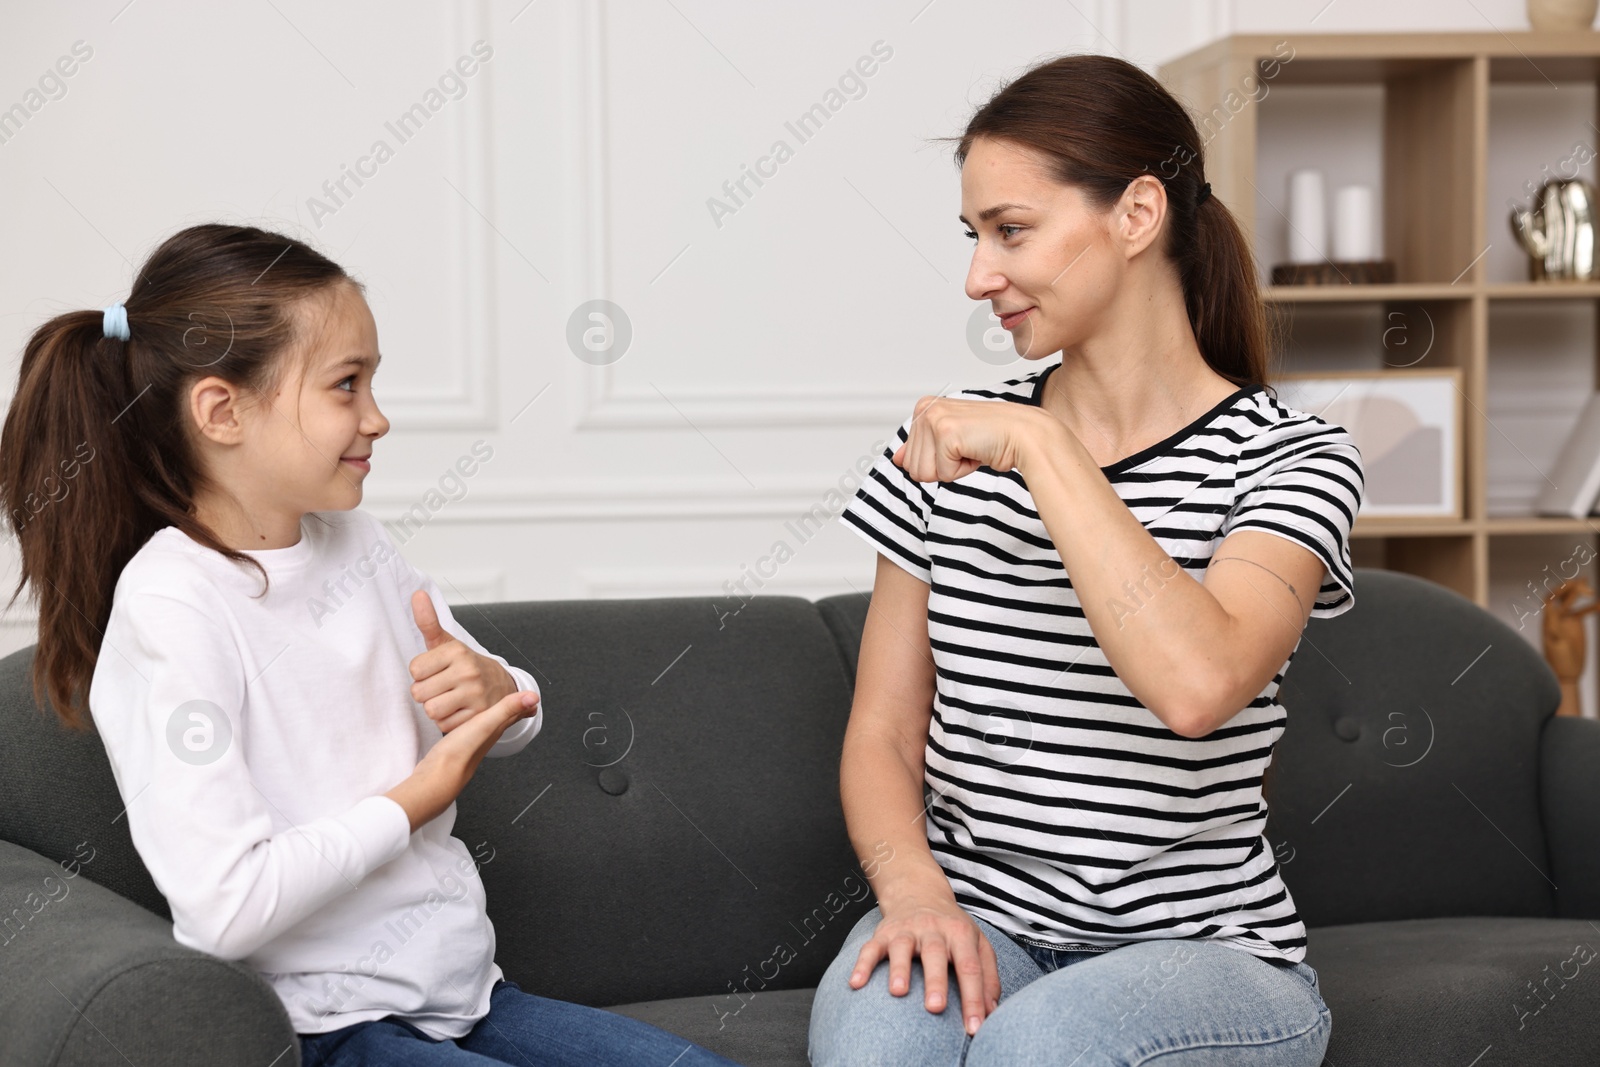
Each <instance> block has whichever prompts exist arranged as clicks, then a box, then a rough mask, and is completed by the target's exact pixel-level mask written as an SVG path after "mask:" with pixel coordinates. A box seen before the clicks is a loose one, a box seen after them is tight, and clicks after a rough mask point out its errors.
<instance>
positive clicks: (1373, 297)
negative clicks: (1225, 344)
mask: <svg viewBox="0 0 1600 1067" xmlns="http://www.w3.org/2000/svg"><path fill="white" fill-rule="evenodd" d="M1472 292H1473V287H1472V286H1470V285H1440V284H1432V283H1416V282H1413V283H1409V284H1407V283H1401V282H1395V283H1392V284H1389V285H1269V286H1267V287H1266V288H1265V289H1263V290H1262V295H1263V296H1264V297H1265V299H1266V301H1267V303H1269V304H1365V303H1380V302H1384V301H1389V300H1471V299H1472ZM1596 295H1600V291H1597V294H1596Z"/></svg>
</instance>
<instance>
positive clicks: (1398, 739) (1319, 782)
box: [818, 568, 1560, 926]
mask: <svg viewBox="0 0 1600 1067" xmlns="http://www.w3.org/2000/svg"><path fill="white" fill-rule="evenodd" d="M818 607H819V609H820V610H822V611H823V612H824V614H825V616H826V617H827V618H829V619H830V620H831V621H832V623H833V625H834V626H835V627H836V628H837V629H839V630H840V631H841V634H840V640H841V642H843V643H849V642H850V641H852V640H853V641H854V642H855V643H856V644H857V645H859V643H860V633H861V626H862V624H863V622H864V621H865V618H866V607H867V605H866V601H865V600H864V599H863V598H862V597H860V596H858V595H856V594H847V595H842V596H837V597H830V598H829V599H828V600H826V601H821V602H819V603H818ZM1480 654H1481V656H1480ZM1559 698H1560V692H1559V688H1558V686H1557V685H1556V681H1555V676H1554V675H1553V674H1552V673H1551V672H1550V669H1549V667H1548V666H1547V665H1546V664H1545V662H1544V660H1543V659H1542V658H1541V657H1540V655H1539V654H1538V653H1537V652H1536V651H1534V649H1533V648H1532V647H1530V645H1529V644H1528V643H1527V641H1526V640H1524V639H1523V637H1522V636H1521V635H1519V634H1517V633H1516V632H1514V631H1512V630H1511V629H1510V627H1508V626H1506V625H1505V624H1503V623H1501V622H1500V621H1499V620H1498V619H1496V618H1494V617H1493V616H1492V615H1490V614H1489V613H1488V612H1486V611H1484V610H1483V609H1482V608H1479V607H1478V606H1477V605H1476V604H1473V603H1471V602H1470V601H1467V600H1464V599H1463V598H1461V597H1459V596H1457V595H1456V594H1455V593H1452V592H1450V591H1449V590H1447V589H1445V588H1443V587H1442V586H1439V585H1435V584H1434V583H1432V582H1427V581H1423V580H1422V579H1419V578H1414V577H1411V576H1409V575H1405V574H1400V573H1397V572H1393V571H1384V570H1374V569H1371V568H1361V569H1358V570H1357V571H1356V603H1355V606H1354V607H1353V608H1352V609H1351V610H1350V611H1347V612H1345V613H1344V614H1343V615H1340V616H1338V617H1336V618H1332V619H1312V620H1311V621H1310V623H1309V624H1308V625H1307V627H1306V631H1305V635H1304V637H1302V639H1301V642H1300V647H1299V649H1298V650H1297V651H1296V653H1295V656H1294V660H1293V663H1292V665H1291V666H1290V668H1289V670H1288V671H1287V672H1286V674H1285V676H1284V681H1283V686H1282V690H1281V694H1280V699H1281V700H1282V702H1283V705H1284V709H1285V711H1286V712H1287V715H1288V723H1287V725H1286V727H1285V729H1284V734H1283V737H1282V738H1281V739H1280V740H1279V742H1278V746H1277V749H1276V751H1275V753H1274V757H1273V766H1272V768H1271V771H1270V774H1269V776H1268V786H1267V789H1268V793H1267V800H1268V804H1269V811H1270V816H1269V821H1268V825H1267V838H1268V840H1269V841H1270V842H1271V843H1272V845H1273V847H1274V852H1275V854H1276V855H1277V856H1278V861H1279V865H1280V868H1281V870H1282V874H1283V879H1284V882H1285V884H1286V885H1288V887H1289V891H1290V893H1291V894H1292V895H1293V897H1294V900H1295V904H1296V906H1297V908H1298V909H1299V912H1300V917H1301V919H1302V920H1303V921H1304V922H1305V923H1306V925H1308V926H1326V925H1332V924H1335V923H1354V922H1375V921H1380V920H1385V919H1410V918H1427V917H1435V916H1453V915H1523V916H1548V915H1552V914H1554V897H1553V886H1552V885H1551V883H1550V880H1549V878H1548V873H1549V869H1548V865H1547V863H1546V858H1545V838H1544V830H1543V828H1542V825H1541V822H1540V815H1539V792H1538V774H1539V760H1538V756H1539V740H1540V731H1541V729H1542V727H1543V725H1544V723H1545V721H1546V720H1547V719H1548V718H1549V717H1550V716H1551V714H1552V713H1553V712H1554V711H1555V707H1556V704H1557V703H1558V702H1559Z"/></svg>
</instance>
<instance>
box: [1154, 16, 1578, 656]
mask: <svg viewBox="0 0 1600 1067" xmlns="http://www.w3.org/2000/svg"><path fill="white" fill-rule="evenodd" d="M1159 76H1160V78H1161V81H1162V82H1163V84H1165V85H1166V86H1167V88H1168V89H1169V90H1170V91H1171V92H1172V93H1173V94H1174V95H1175V96H1176V97H1177V98H1178V99H1179V100H1180V101H1182V102H1183V103H1184V104H1185V106H1187V107H1188V108H1189V109H1190V112H1191V114H1192V116H1193V117H1194V120H1195V123H1196V129H1197V132H1198V133H1199V135H1200V138H1201V143H1202V145H1203V147H1204V167H1205V173H1206V180H1207V181H1209V182H1210V183H1211V185H1212V189H1213V195H1214V196H1215V197H1216V198H1217V199H1218V200H1219V201H1220V202H1221V203H1222V204H1224V205H1226V207H1227V208H1228V210H1229V211H1230V212H1232V213H1233V215H1234V217H1235V218H1236V219H1237V220H1238V223H1239V226H1240V229H1241V231H1242V232H1243V234H1244V235H1245V238H1246V240H1247V242H1248V244H1249V248H1250V249H1251V252H1252V254H1253V256H1254V259H1255V262H1256V266H1257V270H1258V272H1264V271H1266V270H1267V269H1268V268H1270V266H1271V265H1273V264H1275V263H1278V262H1281V261H1282V260H1283V259H1284V258H1286V253H1287V236H1288V235H1287V225H1288V222H1287V205H1286V204H1285V203H1284V202H1283V201H1284V192H1285V189H1286V188H1287V181H1288V175H1289V174H1291V173H1292V172H1293V171H1295V170H1298V169H1301V168H1305V167H1312V168H1316V169H1318V170H1320V171H1322V172H1323V176H1324V184H1325V186H1326V187H1327V189H1328V196H1329V198H1330V206H1331V198H1332V196H1333V193H1334V191H1335V190H1336V189H1338V188H1339V187H1340V186H1342V185H1368V186H1371V187H1372V189H1373V193H1374V204H1373V208H1374V215H1375V216H1376V224H1377V227H1378V229H1379V233H1378V234H1376V235H1375V236H1377V238H1378V240H1377V253H1378V254H1379V255H1381V256H1383V257H1385V258H1387V259H1390V260H1392V261H1393V262H1394V264H1395V277H1396V278H1397V279H1398V281H1397V282H1395V283H1393V284H1386V285H1328V286H1265V285H1264V286H1263V288H1262V299H1263V301H1264V302H1265V303H1266V304H1267V305H1269V308H1270V310H1271V312H1272V314H1271V318H1272V319H1273V320H1274V336H1275V338H1276V339H1277V340H1279V341H1280V342H1281V345H1280V347H1279V349H1278V350H1276V351H1274V352H1273V353H1272V354H1271V355H1272V363H1273V365H1274V371H1275V372H1276V373H1282V372H1299V373H1308V374H1318V375H1322V374H1326V375H1340V374H1363V373H1372V372H1378V373H1392V372H1393V371H1392V370H1391V368H1394V369H1399V368H1407V367H1417V368H1418V369H1446V368H1449V369H1453V370H1455V371H1457V372H1459V375H1460V379H1459V381H1460V384H1459V388H1460V390H1461V417H1462V419H1463V423H1462V439H1461V461H1462V467H1461V484H1462V493H1461V502H1462V514H1461V517H1459V518H1439V519H1394V518H1379V517H1374V516H1372V515H1371V514H1367V515H1365V516H1363V517H1361V518H1359V519H1358V520H1357V522H1356V524H1355V528H1354V530H1353V531H1352V545H1351V551H1352V555H1353V557H1354V556H1358V557H1359V558H1360V559H1361V560H1362V561H1363V562H1362V563H1361V564H1359V565H1364V566H1378V567H1386V568H1390V569H1393V570H1399V571H1404V572H1406V573H1409V574H1415V575H1418V576H1420V577H1423V578H1427V579H1430V580H1432V581H1436V582H1439V583H1441V584H1443V585H1445V586H1447V587H1449V588H1451V589H1454V590H1455V591H1456V592H1458V593H1460V594H1461V595H1463V596H1465V597H1467V598H1468V599H1470V600H1474V601H1476V602H1477V603H1478V604H1479V605H1481V606H1484V607H1486V608H1490V609H1491V610H1496V611H1498V612H1500V614H1502V615H1504V614H1505V610H1504V604H1503V603H1494V602H1491V597H1490V584H1491V545H1493V546H1494V552H1495V553H1496V558H1497V559H1499V560H1500V561H1501V562H1500V563H1499V564H1498V566H1499V567H1500V568H1501V569H1500V573H1499V574H1497V575H1496V576H1495V580H1496V581H1498V582H1500V583H1501V584H1502V585H1505V584H1507V583H1510V584H1511V585H1516V586H1519V587H1520V586H1521V585H1522V584H1524V583H1523V582H1522V580H1521V579H1520V577H1518V576H1519V574H1520V571H1518V570H1517V569H1518V568H1520V567H1522V566H1523V565H1524V563H1526V564H1527V565H1529V566H1532V569H1533V570H1534V571H1537V570H1538V569H1539V567H1540V566H1543V564H1544V563H1545V562H1548V561H1546V560H1545V559H1544V556H1545V555H1546V554H1548V553H1550V552H1555V551H1556V550H1557V549H1558V548H1561V543H1562V542H1564V541H1566V542H1567V546H1566V547H1565V548H1564V549H1562V552H1563V553H1568V552H1571V551H1572V549H1571V541H1578V542H1580V543H1583V544H1588V545H1593V544H1594V535H1595V534H1600V516H1591V517H1587V518H1579V519H1573V518H1564V517H1558V516H1541V515H1534V514H1518V513H1510V514H1505V513H1502V514H1490V513H1489V509H1490V507H1491V506H1498V507H1500V508H1513V509H1527V510H1530V511H1531V508H1532V502H1533V499H1534V497H1535V496H1536V494H1535V493H1533V492H1531V490H1532V489H1533V488H1535V487H1532V486H1530V485H1529V484H1527V482H1528V481H1532V480H1537V476H1536V472H1537V471H1538V470H1539V469H1541V468H1542V467H1544V466H1546V465H1547V464H1548V463H1550V462H1553V460H1552V459H1551V458H1550V454H1553V450H1554V449H1555V447H1556V443H1558V442H1557V441H1556V439H1557V438H1560V437H1561V436H1562V435H1563V434H1564V433H1565V431H1566V429H1567V427H1568V424H1569V422H1570V418H1571V416H1570V414H1569V412H1570V411H1571V410H1572V409H1573V407H1574V405H1579V404H1581V402H1582V401H1583V399H1584V397H1585V396H1586V395H1587V394H1588V392H1589V391H1590V390H1592V389H1594V388H1595V386H1596V383H1597V382H1600V281H1587V282H1532V281H1529V280H1528V274H1527V260H1526V257H1525V256H1524V254H1523V252H1522V250H1521V248H1520V246H1519V244H1518V242H1517V241H1516V240H1515V237H1514V235H1513V234H1512V232H1511V228H1510V222H1509V214H1510V211H1511V209H1512V207H1513V206H1514V205H1517V204H1522V203H1525V202H1526V200H1527V198H1528V196H1529V195H1531V191H1532V189H1534V188H1536V187H1537V185H1538V183H1539V181H1540V180H1541V176H1545V177H1548V176H1549V174H1554V173H1563V174H1565V173H1568V172H1569V170H1568V168H1569V166H1572V165H1578V164H1581V168H1582V171H1583V174H1584V176H1585V177H1586V178H1589V179H1590V180H1593V173H1592V171H1593V166H1594V164H1593V163H1592V162H1591V161H1589V160H1588V159H1587V157H1585V158H1583V159H1576V157H1575V153H1576V146H1577V145H1579V144H1580V143H1581V144H1584V145H1592V144H1593V143H1594V140H1593V138H1594V136H1595V135H1594V132H1593V130H1594V127H1593V123H1594V122H1595V121H1597V120H1596V119H1595V115H1596V113H1597V103H1600V101H1597V97H1600V33H1588V34H1558V33H1533V32H1515V31H1508V32H1504V33H1502V32H1499V31H1490V32H1483V33H1369V34H1349V33H1338V34H1309V35H1301V34H1292V35H1286V34H1272V35H1267V34H1253V35H1236V36H1232V37H1228V38H1224V39H1223V40H1220V41H1216V42H1213V43H1212V44H1210V45H1207V46H1205V47H1204V48H1200V49H1197V50H1195V51H1194V52H1191V53H1189V54H1188V55H1185V56H1182V57H1180V58H1178V59H1176V60H1174V61H1172V62H1170V63H1166V64H1163V65H1162V67H1161V70H1160V72H1159ZM1552 86H1554V87H1555V89H1556V90H1559V91H1553V90H1552V88H1551V87H1552ZM1591 151H1592V150H1591ZM1258 277H1261V278H1262V279H1263V281H1264V280H1265V274H1259V273H1258ZM1491 398H1492V399H1493V401H1494V403H1493V404H1492V405H1491ZM1519 440H1520V441H1522V442H1523V443H1522V444H1519V443H1518V442H1519ZM1369 443H1370V445H1371V447H1372V450H1373V455H1382V454H1383V449H1384V447H1385V445H1386V444H1387V442H1385V441H1384V440H1380V439H1374V440H1373V441H1371V442H1369ZM1535 445H1536V446H1537V447H1534V446H1535ZM1524 446H1526V447H1524ZM1530 455H1531V456H1532V457H1533V458H1531V459H1530V458H1529V457H1530ZM1568 539H1571V541H1569V540H1568ZM1553 558H1554V557H1553ZM1535 563H1537V566H1534V564H1535ZM1508 568H1510V569H1508ZM1514 572H1515V573H1514ZM1512 578H1517V579H1518V580H1517V581H1515V582H1511V579H1512ZM1597 661H1600V657H1597Z"/></svg>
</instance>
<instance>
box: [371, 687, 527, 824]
mask: <svg viewBox="0 0 1600 1067" xmlns="http://www.w3.org/2000/svg"><path fill="white" fill-rule="evenodd" d="M538 710H539V694H537V693H535V692H533V691H532V690H531V689H530V690H526V691H523V692H513V693H511V694H510V695H508V696H506V697H505V698H504V699H503V700H501V701H499V702H498V703H496V704H495V705H494V706H493V707H490V708H489V709H488V710H487V711H485V712H484V713H483V714H482V715H474V716H472V718H471V719H469V720H468V721H467V722H466V723H465V724H464V725H463V726H462V727H461V729H459V730H456V731H455V732H454V733H451V734H448V735H446V736H445V737H442V738H440V739H439V741H438V742H437V743H435V744H434V746H433V747H432V748H430V749H428V751H427V752H426V753H424V754H423V757H422V759H421V760H419V761H418V763H417V767H416V770H414V771H412V772H411V774H410V775H409V776H408V777H407V778H406V779H405V781H403V782H401V783H400V784H399V785H397V786H395V787H394V788H393V789H391V790H389V791H388V792H387V793H385V794H384V796H386V797H388V798H389V799H390V800H393V801H394V802H395V803H396V804H399V805H400V807H401V808H402V809H404V811H405V813H406V818H407V819H408V820H410V823H411V832H412V833H416V832H417V831H418V830H419V829H421V828H422V827H423V826H424V825H426V824H428V823H430V822H432V821H433V820H434V819H437V818H438V817H439V816H440V815H443V814H444V812H445V810H446V809H448V808H449V807H450V805H451V804H453V803H455V799H456V797H458V796H460V795H461V791H462V790H463V789H465V788H466V787H467V783H468V782H470V781H471V780H472V776H473V774H474V773H476V771H477V769H478V764H480V763H482V762H483V757H484V756H485V755H487V754H488V752H489V749H491V748H493V747H494V744H495V742H497V741H499V740H500V735H501V734H503V733H505V732H506V728H507V727H509V726H511V725H513V724H514V723H516V722H518V721H520V720H522V719H526V718H529V717H531V716H533V715H535V714H537V713H538Z"/></svg>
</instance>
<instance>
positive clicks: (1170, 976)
mask: <svg viewBox="0 0 1600 1067" xmlns="http://www.w3.org/2000/svg"><path fill="white" fill-rule="evenodd" d="M880 918H881V915H880V913H879V911H878V909H877V908H873V909H872V910H871V911H869V912H868V913H867V914H866V915H864V916H862V918H861V921H860V922H858V923H856V925H855V927H854V929H852V930H851V931H850V936H849V937H847V938H846V939H845V943H844V947H843V948H842V949H840V950H839V955H838V956H837V957H836V958H835V959H834V961H833V963H832V964H830V965H829V966H828V970H827V973H826V974H824V975H823V977H822V984H821V985H820V986H819V987H818V988H817V996H816V1000H815V1001H814V1002H813V1004H812V1006H811V1036H810V1050H809V1052H810V1058H811V1063H812V1064H813V1067H843V1065H847V1064H862V1065H865V1064H871V1065H873V1067H889V1065H895V1064H906V1065H908V1067H909V1065H913V1064H914V1065H919V1067H921V1065H928V1067H959V1065H962V1064H965V1065H966V1067H992V1065H999V1064H1005V1065H1008V1067H1011V1065H1025V1064H1040V1065H1043V1064H1049V1065H1051V1067H1067V1065H1069V1064H1070V1065H1071V1067H1111V1065H1115V1067H1134V1065H1137V1064H1144V1063H1150V1062H1151V1061H1159V1063H1160V1065H1161V1067H1224V1065H1226V1067H1317V1065H1318V1064H1320V1063H1321V1062H1322V1055H1323V1052H1324V1050H1326V1049H1327V1047H1328V1036H1329V1034H1330V1033H1331V1031H1332V1026H1333V1019H1332V1015H1331V1014H1330V1013H1329V1011H1328V1006H1327V1005H1326V1004H1324V1003H1323V1001H1322V995H1321V993H1320V992H1318V989H1317V972H1316V970H1315V969H1314V968H1312V967H1311V966H1310V965H1308V964H1305V963H1287V962H1284V961H1278V962H1273V961H1270V960H1267V959H1264V958H1262V957H1259V956H1252V955H1250V954H1249V953H1247V952H1243V951H1241V950H1239V949H1236V948H1230V947H1229V946H1227V945H1224V944H1220V943H1218V942H1215V941H1205V940H1156V941H1142V942H1136V943H1134V944H1130V945H1122V946H1120V947H1117V948H1113V949H1108V950H1106V951H1104V952H1092V951H1077V950H1058V949H1051V948H1041V947H1036V946H1033V945H1026V944H1021V943H1019V942H1017V941H1013V940H1012V939H1011V938H1010V937H1008V936H1007V935H1006V934H1005V933H1003V932H1002V931H1000V930H999V929H998V928H996V927H994V926H991V925H990V924H989V923H986V922H984V921H983V920H982V919H978V920H977V923H978V928H979V929H980V930H982V931H983V934H984V936H985V937H987V938H988V939H989V943H990V944H991V945H993V946H994V954H995V957H996V959H997V961H998V963H999V965H1000V1006H999V1007H998V1008H996V1009H995V1011H994V1013H993V1014H991V1015H989V1016H988V1017H987V1018H985V1019H984V1021H983V1025H981V1026H980V1027H979V1028H978V1033H977V1036H975V1037H972V1038H969V1037H967V1034H966V1030H965V1028H964V1027H963V1026H962V1022H961V998H960V995H959V993H958V991H957V989H956V983H955V975H954V973H952V974H951V976H950V986H949V995H948V996H947V997H946V1005H945V1009H944V1011H942V1012H940V1013H939V1014H937V1015H934V1014H932V1013H931V1012H929V1011H928V1010H927V1008H925V1007H923V1002H922V998H923V976H922V964H921V961H920V960H913V961H912V967H911V989H910V991H909V992H908V993H907V994H906V995H905V996H903V997H897V996H894V995H893V994H891V993H890V992H889V964H888V962H887V961H879V963H878V966H877V967H876V968H875V969H874V970H873V972H872V977H871V978H870V979H868V981H867V984H866V985H864V986H862V987H861V988H860V989H851V988H850V986H849V984H848V982H849V978H850V972H851V971H852V970H854V969H855V962H856V957H857V956H858V955H859V954H860V952H861V946H862V945H864V944H865V943H866V942H867V940H868V939H869V938H871V936H872V932H873V930H874V929H875V928H876V927H877V925H878V921H879V919H880Z"/></svg>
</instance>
